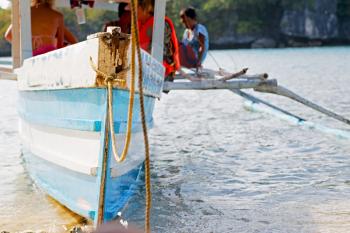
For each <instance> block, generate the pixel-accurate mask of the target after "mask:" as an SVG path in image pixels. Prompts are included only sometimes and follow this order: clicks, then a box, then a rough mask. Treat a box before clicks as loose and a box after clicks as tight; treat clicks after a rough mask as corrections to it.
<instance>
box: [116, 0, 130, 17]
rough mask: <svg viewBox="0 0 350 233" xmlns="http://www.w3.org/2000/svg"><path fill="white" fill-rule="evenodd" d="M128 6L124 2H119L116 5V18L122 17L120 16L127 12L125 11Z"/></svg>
mask: <svg viewBox="0 0 350 233" xmlns="http://www.w3.org/2000/svg"><path fill="white" fill-rule="evenodd" d="M127 6H128V3H126V2H121V3H119V5H118V17H119V18H120V17H122V15H123V14H124V13H125V12H127V11H128V10H126V7H127Z"/></svg>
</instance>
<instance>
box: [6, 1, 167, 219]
mask: <svg viewBox="0 0 350 233" xmlns="http://www.w3.org/2000/svg"><path fill="white" fill-rule="evenodd" d="M30 2H31V1H29V0H25V1H24V0H15V1H12V13H13V18H12V22H13V44H12V46H13V47H12V57H13V66H14V67H13V68H14V72H13V73H11V70H10V69H2V73H1V77H2V78H5V79H17V82H18V92H19V103H18V113H19V135H20V138H21V142H22V151H23V156H24V159H25V162H26V165H27V168H28V171H29V174H30V176H31V177H32V179H33V180H34V181H35V183H36V184H37V185H38V186H39V187H40V188H42V189H43V190H44V191H45V192H46V193H48V194H49V195H50V196H52V197H53V198H54V199H56V200H58V201H59V202H60V203H61V204H63V205H65V206H66V207H68V208H69V209H70V210H72V211H74V212H75V213H77V214H79V215H81V216H83V217H85V218H87V219H91V220H93V221H94V222H95V225H97V224H100V223H102V222H105V221H110V220H112V219H114V218H116V217H117V215H118V212H119V211H121V210H122V209H123V208H124V206H125V205H126V203H127V201H128V199H129V198H130V197H131V196H132V194H133V193H134V191H135V190H136V188H137V186H138V185H139V184H140V181H142V179H141V178H142V177H141V175H142V170H143V164H144V160H145V158H144V150H145V149H144V148H145V145H144V141H143V135H142V129H143V128H142V120H145V122H146V124H147V127H148V128H152V126H153V117H152V113H153V110H154V105H155V100H156V99H157V98H159V97H160V93H161V91H162V87H163V80H164V67H163V65H162V63H161V61H162V53H160V52H159V51H161V52H162V49H163V48H162V44H163V43H160V41H162V36H159V35H158V34H160V35H163V31H162V30H161V29H159V30H158V29H157V28H162V26H161V25H160V26H158V27H157V26H155V27H154V28H155V30H154V34H155V36H154V38H159V39H160V40H155V41H154V43H155V44H156V45H157V46H154V48H153V51H152V54H148V53H147V52H144V51H142V52H141V59H142V68H143V76H142V77H143V82H142V84H143V85H142V86H143V87H142V90H143V93H142V94H141V91H140V89H139V88H137V85H136V84H138V83H137V82H136V80H133V77H132V75H131V72H130V66H132V65H134V67H135V65H138V64H136V63H137V61H136V59H134V60H132V58H133V57H131V55H130V54H131V53H130V47H131V37H130V35H127V34H123V33H121V32H120V30H118V28H114V29H113V28H112V29H110V31H109V32H107V33H97V34H94V35H91V36H89V37H88V38H87V40H86V41H83V42H80V43H77V44H75V45H72V46H68V47H65V48H62V49H58V50H55V51H52V52H49V53H46V54H43V55H39V56H35V57H32V46H31V41H32V40H31V32H30V28H31V25H30V21H31V20H30ZM56 4H57V5H58V6H67V7H70V4H69V1H56ZM115 5H116V4H110V3H109V1H95V3H94V7H95V8H108V9H114V8H115V7H113V6H115ZM157 7H158V8H159V9H163V10H158V13H157V14H156V17H157V18H158V19H159V20H157V22H161V21H162V20H161V18H163V19H164V12H165V1H164V0H158V1H157ZM163 21H164V20H163ZM159 54H160V55H159ZM133 89H134V90H133ZM141 95H142V97H143V96H144V97H143V106H144V112H145V116H144V119H142V118H141V117H140V111H141V108H140V106H141V105H139V104H138V103H139V102H140V99H141ZM131 100H134V101H132V102H135V103H137V104H133V103H131ZM132 113H133V114H132ZM131 114H132V115H131ZM114 136H115V138H114ZM114 139H116V141H117V142H118V143H119V144H122V145H123V144H129V150H128V151H127V153H126V152H125V151H123V152H125V153H124V154H125V155H128V158H127V159H126V160H125V162H123V163H118V161H117V160H123V158H115V157H114V156H113V155H114V154H116V152H119V153H122V150H121V149H120V148H119V149H115V145H114V144H115V140H114ZM129 139H130V140H129ZM120 142H122V143H120ZM124 142H125V143H124ZM122 145H121V146H120V147H122ZM127 146H128V145H126V147H127ZM114 150H116V151H114Z"/></svg>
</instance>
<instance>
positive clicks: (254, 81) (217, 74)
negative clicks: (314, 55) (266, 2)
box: [164, 68, 350, 139]
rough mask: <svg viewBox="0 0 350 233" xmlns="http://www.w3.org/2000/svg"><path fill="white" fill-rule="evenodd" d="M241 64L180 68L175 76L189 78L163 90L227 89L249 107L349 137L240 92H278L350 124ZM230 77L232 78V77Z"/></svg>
mask: <svg viewBox="0 0 350 233" xmlns="http://www.w3.org/2000/svg"><path fill="white" fill-rule="evenodd" d="M247 70H248V69H247V68H245V69H243V70H242V71H240V72H237V73H228V72H226V71H224V70H223V69H219V71H213V70H208V69H206V70H204V72H201V73H193V72H192V73H186V72H184V71H183V70H181V71H180V74H179V75H177V76H176V79H180V80H182V79H188V80H190V81H191V82H188V81H187V82H186V81H177V82H174V83H172V82H165V84H164V90H166V91H170V90H214V89H229V90H230V91H231V92H233V93H235V94H237V95H239V96H241V97H243V98H244V99H246V100H248V101H249V103H248V104H246V106H247V107H248V108H250V109H252V110H258V111H264V112H268V113H270V114H274V115H277V116H278V117H279V118H283V119H286V120H289V121H291V122H293V123H296V124H298V125H303V126H306V127H308V128H312V129H317V130H319V131H322V132H326V133H330V134H334V135H336V136H339V137H342V138H347V139H350V132H348V131H345V130H338V129H332V128H328V127H325V126H321V125H317V124H314V123H313V122H310V121H307V120H306V119H304V118H301V117H299V116H297V115H294V114H292V113H290V112H288V111H286V110H283V109H281V108H279V107H277V106H274V105H272V104H270V103H268V102H266V101H264V100H262V99H259V98H257V97H255V96H253V95H250V94H248V93H245V92H243V91H242V90H241V89H254V91H257V92H263V93H271V94H275V95H279V96H284V97H287V98H289V99H291V100H294V101H297V102H299V103H301V104H303V105H305V106H307V107H309V108H312V109H314V110H316V111H318V112H320V113H322V114H325V115H327V116H329V117H331V118H334V119H336V120H338V121H341V122H343V123H345V124H347V125H350V120H349V119H347V118H345V117H343V116H341V115H340V114H337V113H334V112H332V111H330V110H328V109H326V108H324V107H322V106H320V105H317V104H315V103H313V102H311V101H309V100H307V99H305V98H303V97H301V96H299V95H297V94H296V93H294V92H292V91H290V90H288V89H287V88H285V87H282V86H279V85H278V83H277V80H275V79H271V80H267V78H268V75H267V74H260V75H251V76H248V75H246V71H247ZM233 79H234V80H233Z"/></svg>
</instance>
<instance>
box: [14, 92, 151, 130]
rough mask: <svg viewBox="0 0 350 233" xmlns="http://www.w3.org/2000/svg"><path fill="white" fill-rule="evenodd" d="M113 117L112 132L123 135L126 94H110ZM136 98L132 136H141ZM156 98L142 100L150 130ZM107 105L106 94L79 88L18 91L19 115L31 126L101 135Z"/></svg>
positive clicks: (127, 98) (127, 93) (126, 109)
mask: <svg viewBox="0 0 350 233" xmlns="http://www.w3.org/2000/svg"><path fill="white" fill-rule="evenodd" d="M113 99H114V102H113V113H114V121H115V132H116V133H124V132H125V131H126V122H127V111H128V103H129V92H127V91H125V90H117V89H115V90H114V91H113ZM138 101H139V95H135V103H134V109H133V111H134V115H133V127H132V131H133V132H141V130H142V125H141V119H140V109H139V104H138ZM154 102H155V98H153V97H149V96H146V97H145V109H146V116H147V124H148V127H150V128H151V127H153V117H152V112H153V109H154ZM105 105H106V90H105V89H101V88H80V89H64V90H44V91H21V92H20V93H19V107H18V109H19V110H18V111H19V115H20V117H21V118H22V119H23V120H25V121H27V122H29V123H32V124H37V125H45V126H50V127H57V128H65V129H74V130H83V131H95V132H99V131H101V125H102V123H101V119H102V118H103V112H104V106H105Z"/></svg>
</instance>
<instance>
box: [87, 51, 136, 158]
mask: <svg viewBox="0 0 350 233" xmlns="http://www.w3.org/2000/svg"><path fill="white" fill-rule="evenodd" d="M132 63H133V62H132ZM90 65H91V67H92V69H93V70H94V71H95V72H96V73H97V74H99V75H101V76H102V77H103V78H104V81H105V84H106V85H107V90H108V92H107V101H108V107H107V109H108V110H107V111H108V117H107V118H108V124H109V134H110V136H111V140H112V143H111V144H112V151H113V156H114V158H115V160H116V161H117V162H118V163H121V162H123V161H124V160H125V158H126V156H127V154H128V150H129V146H130V141H131V127H132V115H133V107H134V95H135V75H134V74H135V65H134V66H133V64H131V69H134V70H131V73H132V74H131V83H130V95H129V99H130V100H129V108H128V121H127V128H126V139H125V142H124V148H123V151H122V154H121V155H119V154H118V150H117V146H116V145H117V143H116V140H115V132H114V120H113V83H114V82H115V83H117V84H119V85H122V86H123V85H125V82H126V80H125V79H122V78H119V76H120V75H122V74H124V73H126V72H128V70H129V69H125V70H122V71H121V72H119V73H117V74H115V73H113V74H111V75H107V74H105V73H103V72H102V71H100V70H98V69H97V67H96V65H95V64H94V62H93V61H92V58H91V57H90ZM133 71H134V72H133Z"/></svg>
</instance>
